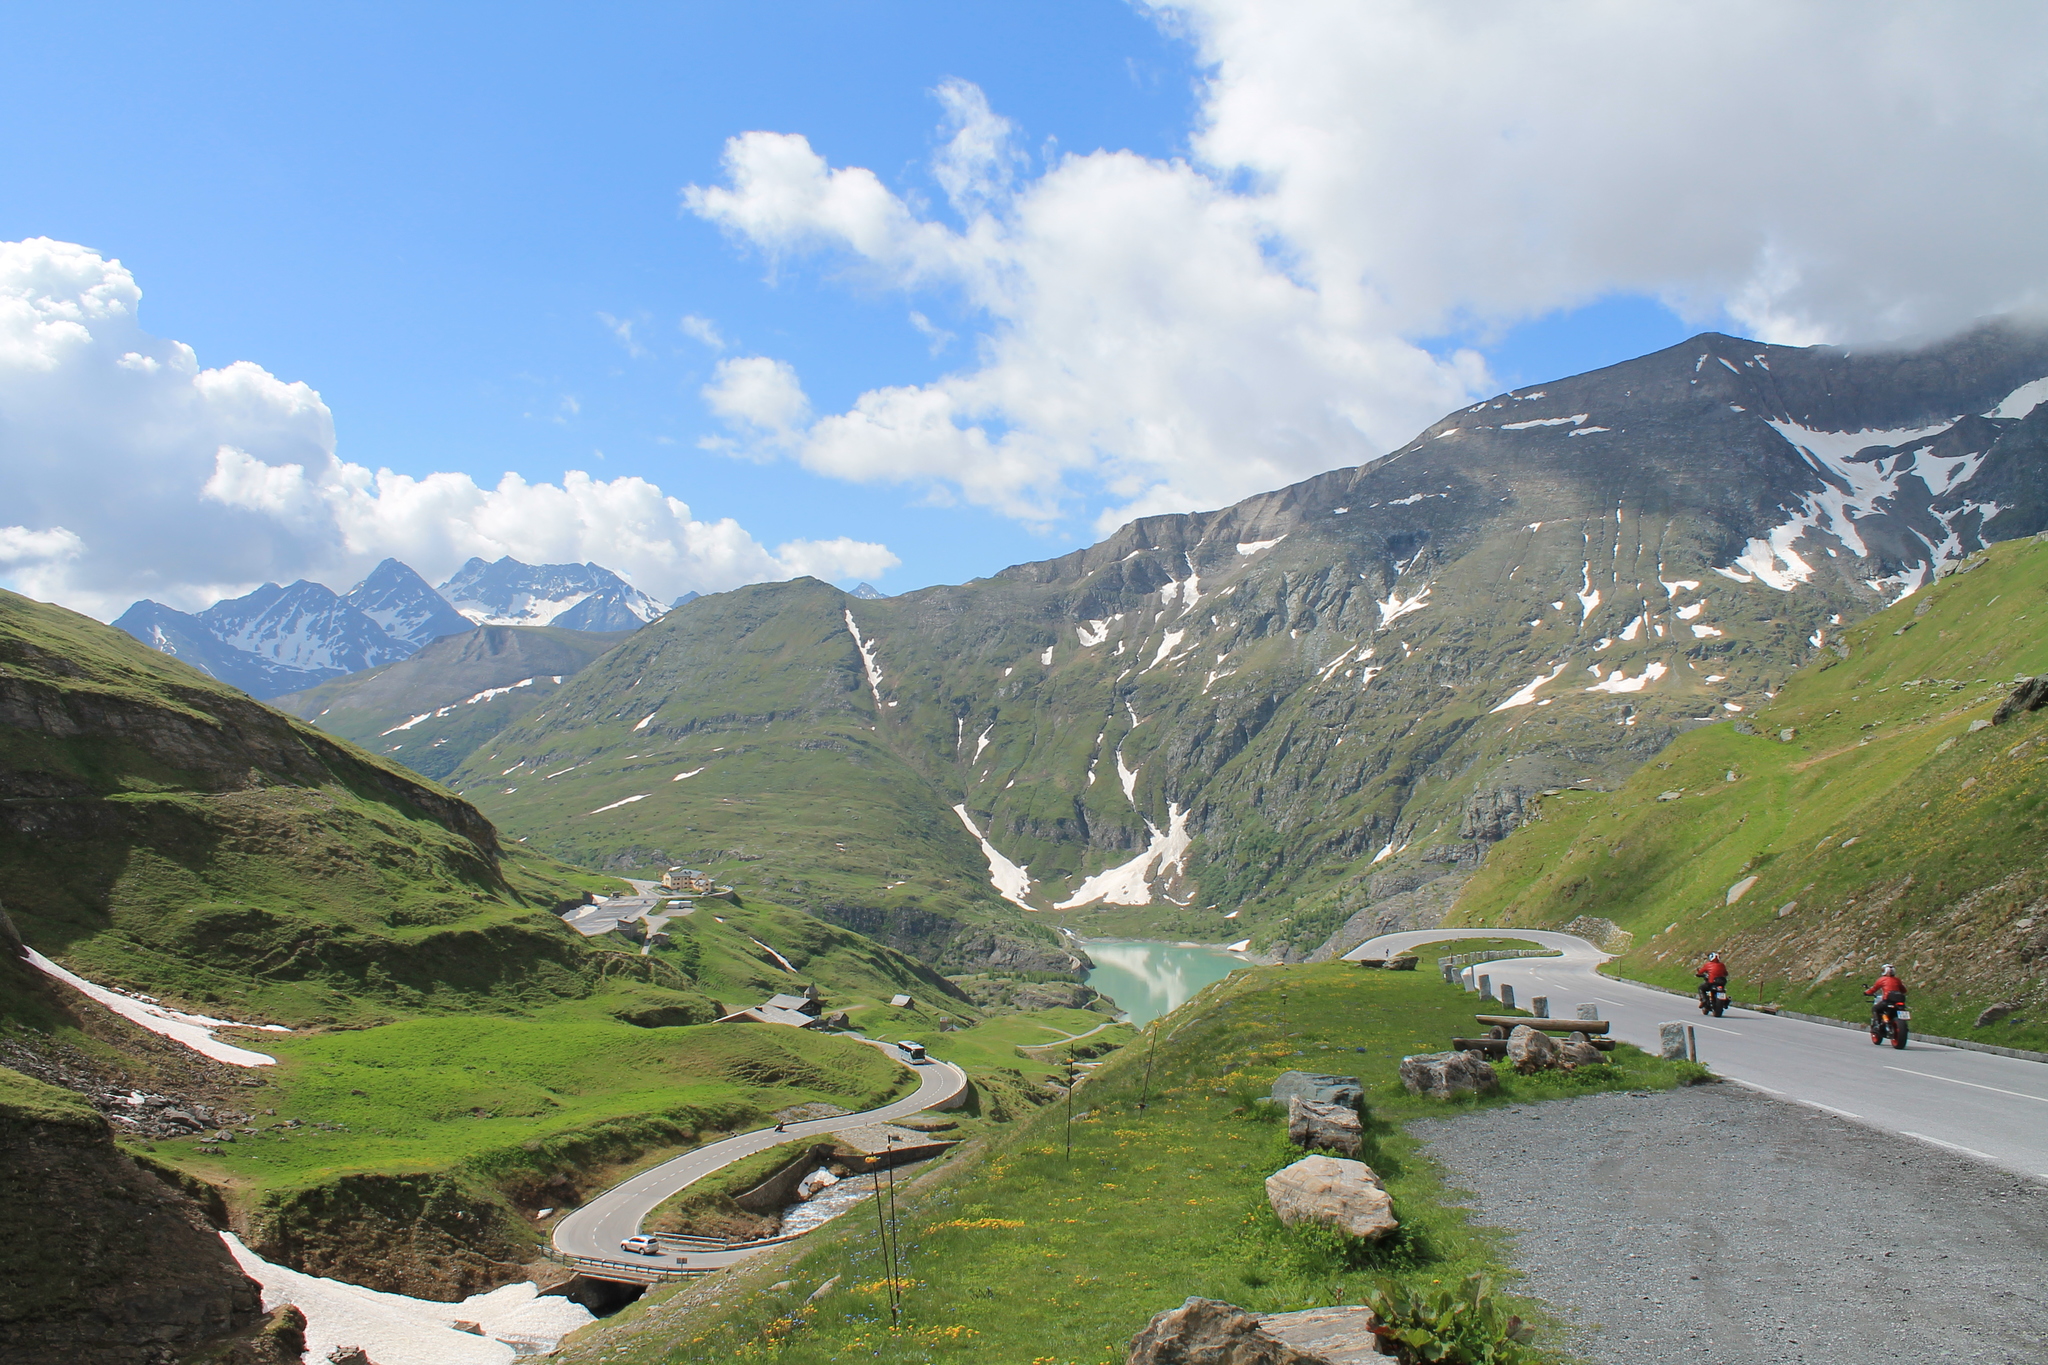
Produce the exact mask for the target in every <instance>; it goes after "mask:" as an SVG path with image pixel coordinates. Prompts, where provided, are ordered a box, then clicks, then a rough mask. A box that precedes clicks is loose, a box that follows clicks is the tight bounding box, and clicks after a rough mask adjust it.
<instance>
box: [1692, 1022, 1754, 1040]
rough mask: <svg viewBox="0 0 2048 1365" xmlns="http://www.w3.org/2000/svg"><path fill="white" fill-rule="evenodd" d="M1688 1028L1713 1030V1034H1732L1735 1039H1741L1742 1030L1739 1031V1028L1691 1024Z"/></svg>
mask: <svg viewBox="0 0 2048 1365" xmlns="http://www.w3.org/2000/svg"><path fill="white" fill-rule="evenodd" d="M1690 1027H1692V1028H1704V1029H1713V1030H1714V1032H1716V1033H1732V1034H1734V1035H1735V1036H1736V1037H1737V1038H1740V1037H1742V1030H1741V1029H1739V1028H1718V1027H1716V1026H1715V1025H1713V1024H1693V1025H1691V1026H1690Z"/></svg>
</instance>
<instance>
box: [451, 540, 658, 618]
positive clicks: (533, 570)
mask: <svg viewBox="0 0 2048 1365" xmlns="http://www.w3.org/2000/svg"><path fill="white" fill-rule="evenodd" d="M440 591H441V595H442V596H443V597H445V598H447V599H448V600H449V601H450V602H452V603H454V605H455V609H456V610H457V611H459V612H461V613H462V615H464V616H465V617H467V618H468V619H469V620H471V621H473V622H475V623H476V624H477V625H480V626H484V625H489V626H562V627H565V628H567V629H570V630H596V631H609V630H633V629H636V628H637V627H639V626H643V625H646V624H647V623H648V622H649V621H654V620H658V619H659V618H660V617H662V616H663V615H664V614H666V613H667V611H668V610H669V609H668V608H667V607H665V606H663V605H662V604H661V603H660V602H658V601H656V600H655V599H654V598H652V597H649V596H648V595H647V594H646V593H644V592H641V591H640V590H639V589H638V588H636V587H634V586H633V585H632V584H630V583H628V582H627V581H626V580H625V579H624V578H621V577H620V576H619V575H618V574H616V573H614V572H612V571H611V570H610V569H607V568H605V567H604V566H603V565H601V564H524V563H521V562H520V561H519V560H516V559H514V558H512V557H511V556H510V555H506V556H505V557H503V558H502V559H499V560H497V561H496V562H495V563H486V562H485V561H484V560H482V559H476V558H472V559H471V560H470V561H469V562H468V563H466V564H464V565H463V566H462V567H461V568H460V569H457V570H456V571H455V573H454V574H453V575H452V576H451V577H450V578H449V579H448V581H447V582H445V583H443V584H441V589H440Z"/></svg>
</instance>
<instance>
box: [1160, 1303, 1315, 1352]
mask: <svg viewBox="0 0 2048 1365" xmlns="http://www.w3.org/2000/svg"><path fill="white" fill-rule="evenodd" d="M1323 1359H1324V1358H1323V1357H1321V1356H1315V1355H1310V1354H1309V1353H1308V1352H1307V1351H1304V1350H1301V1349H1300V1348H1298V1347H1295V1346H1291V1345H1289V1344H1288V1343H1287V1342H1285V1341H1282V1340H1281V1339H1280V1338H1278V1337H1276V1336H1273V1335H1271V1334H1270V1333H1268V1332H1266V1331H1264V1330H1262V1329H1261V1327H1260V1326H1259V1319H1258V1318H1257V1317H1256V1316H1254V1315H1253V1314H1250V1313H1247V1312H1245V1311H1244V1310H1243V1309H1242V1308H1239V1307H1237V1306H1236V1305H1235V1304H1228V1303H1222V1302H1220V1301H1218V1300H1216V1299H1200V1298H1191V1299H1189V1300H1187V1302H1185V1303H1183V1304H1182V1305H1181V1306H1180V1307H1178V1308H1169V1309H1167V1310H1166V1311H1165V1312H1164V1313H1161V1314H1159V1315H1158V1316H1157V1317H1155V1318H1153V1319H1152V1321H1150V1322H1149V1323H1147V1324H1145V1330H1144V1331H1142V1332H1140V1333H1138V1335H1136V1336H1134V1337H1132V1338H1131V1347H1130V1351H1129V1352H1128V1353H1127V1354H1126V1355H1125V1356H1124V1365H1322V1362H1323Z"/></svg>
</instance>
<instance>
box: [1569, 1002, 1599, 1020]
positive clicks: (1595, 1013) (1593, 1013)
mask: <svg viewBox="0 0 2048 1365" xmlns="http://www.w3.org/2000/svg"><path fill="white" fill-rule="evenodd" d="M1574 1017H1576V1018H1579V1019H1584V1020H1585V1021H1586V1022H1587V1023H1589V1024H1591V1023H1598V1022H1599V1020H1600V1007H1599V1006H1598V1005H1581V1006H1579V1012H1578V1014H1577V1015H1576V1016H1574Z"/></svg>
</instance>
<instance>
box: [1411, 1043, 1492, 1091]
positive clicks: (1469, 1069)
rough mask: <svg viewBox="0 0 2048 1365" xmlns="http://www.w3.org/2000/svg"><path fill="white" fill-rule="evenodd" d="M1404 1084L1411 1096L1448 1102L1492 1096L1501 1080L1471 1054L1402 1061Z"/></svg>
mask: <svg viewBox="0 0 2048 1365" xmlns="http://www.w3.org/2000/svg"><path fill="white" fill-rule="evenodd" d="M1401 1084H1402V1085H1405V1086H1407V1087H1408V1092H1409V1093H1410V1094H1412V1095H1429V1096H1431V1097H1433V1098H1435V1099H1440V1100H1447V1099H1450V1098H1451V1097H1452V1096H1453V1095H1490V1094H1492V1093H1493V1092H1494V1091H1495V1090H1498V1089H1499V1088H1500V1077H1498V1076H1496V1075H1494V1074H1493V1068H1492V1067H1490V1066H1488V1065H1487V1064H1486V1062H1485V1061H1484V1060H1482V1059H1481V1058H1479V1057H1475V1056H1473V1055H1472V1054H1471V1053H1469V1052H1422V1053H1417V1054H1415V1055H1414V1056H1412V1057H1403V1058H1402V1059H1401Z"/></svg>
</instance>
